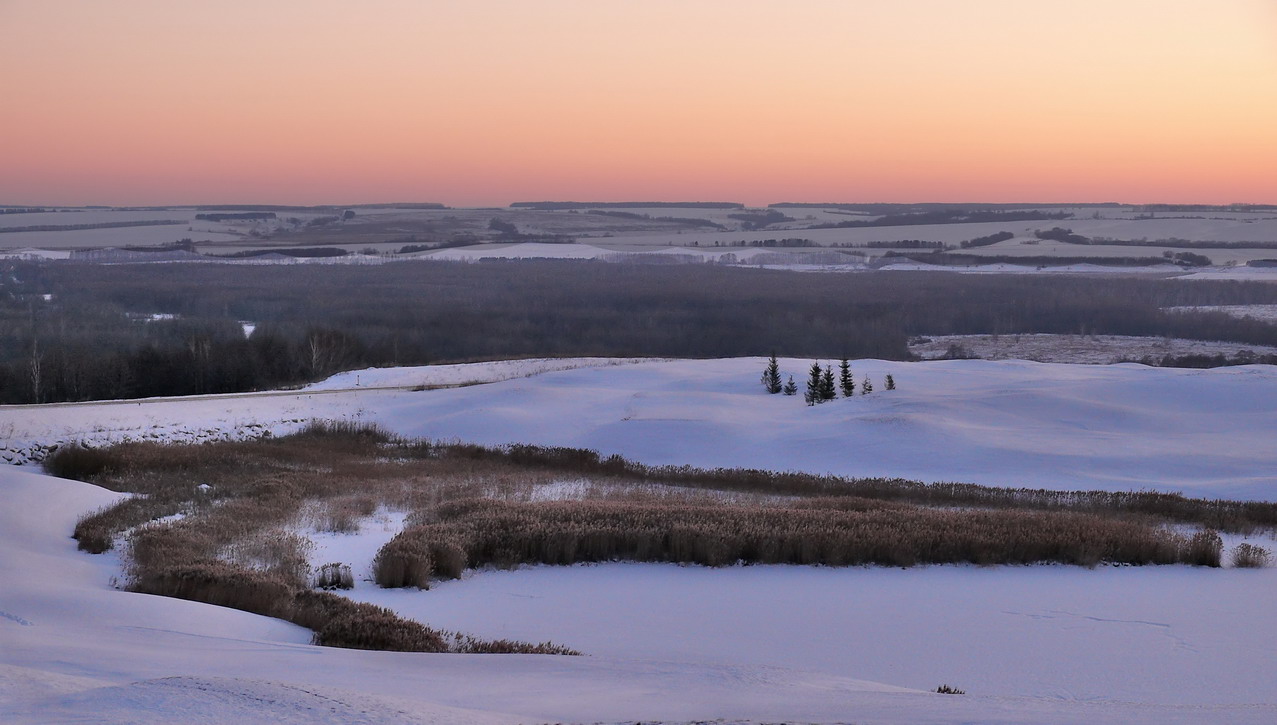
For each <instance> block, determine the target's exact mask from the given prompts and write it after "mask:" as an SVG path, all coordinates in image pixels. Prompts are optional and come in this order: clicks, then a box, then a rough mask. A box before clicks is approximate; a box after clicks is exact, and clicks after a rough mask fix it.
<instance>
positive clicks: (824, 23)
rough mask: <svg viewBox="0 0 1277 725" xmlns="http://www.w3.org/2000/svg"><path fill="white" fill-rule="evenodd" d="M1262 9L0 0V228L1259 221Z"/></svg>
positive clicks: (1276, 98) (1165, 4)
mask: <svg viewBox="0 0 1277 725" xmlns="http://www.w3.org/2000/svg"><path fill="white" fill-rule="evenodd" d="M1274 30H1277V12H1275V11H1274V10H1273V6H1272V4H1271V3H1270V2H1268V1H1267V0H1219V2H1213V3H1202V2H1197V1H1195V0H1123V2H1119V3H1113V2H1105V1H1102V0H1080V1H1079V2H1075V3H1069V4H1066V5H1055V4H1046V3H1024V2H1021V1H1020V0H972V1H971V2H964V3H952V2H948V1H946V0H905V1H902V2H899V3H890V4H885V3H870V2H850V1H843V2H835V1H832V0H796V1H794V2H789V3H784V4H782V3H779V2H762V1H761V0H646V1H645V2H644V3H621V2H607V1H600V0H543V1H542V2H537V3H527V2H520V1H519V0H505V1H498V0H470V1H468V2H446V1H441V2H432V3H421V2H412V1H409V0H376V1H373V2H367V3H360V4H356V5H351V4H348V3H337V2H318V1H315V2H300V1H291V0H290V1H285V0H279V1H277V2H249V1H248V0H231V1H228V2H222V3H217V4H186V3H170V2H162V1H160V0H122V1H121V2H114V3H74V2H69V1H67V0H49V1H45V2H35V1H34V0H10V1H9V2H0V41H2V42H0V67H3V68H5V69H6V71H7V72H6V77H7V78H8V79H9V83H7V84H6V88H5V90H4V93H3V96H0V98H3V102H2V103H0V204H68V205H70V204H118V205H144V204H182V203H233V202H239V203H245V202H261V203H298V204H309V203H354V202H365V201H440V202H444V203H447V204H452V205H493V204H505V203H509V202H512V201H518V200H531V199H578V200H619V199H661V200H710V199H713V200H729V201H741V202H746V203H750V204H765V203H768V202H775V201H921V200H933V201H942V200H955V201H1043V202H1047V201H1130V202H1140V201H1165V202H1201V203H1228V202H1268V203H1277V174H1274V173H1273V170H1274V169H1277V134H1274V133H1273V131H1272V129H1274V128H1277V93H1273V89H1272V83H1273V78H1277V33H1274Z"/></svg>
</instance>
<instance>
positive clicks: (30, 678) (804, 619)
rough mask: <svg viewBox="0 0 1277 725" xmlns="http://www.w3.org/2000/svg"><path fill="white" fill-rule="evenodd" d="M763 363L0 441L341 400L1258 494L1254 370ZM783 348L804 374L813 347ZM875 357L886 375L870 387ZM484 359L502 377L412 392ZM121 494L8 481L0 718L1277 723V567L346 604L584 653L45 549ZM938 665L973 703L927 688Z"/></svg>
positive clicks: (210, 424)
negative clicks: (847, 369)
mask: <svg viewBox="0 0 1277 725" xmlns="http://www.w3.org/2000/svg"><path fill="white" fill-rule="evenodd" d="M595 362H597V361H595ZM764 363H765V361H764V360H762V359H759V358H746V359H735V360H703V361H664V362H638V363H628V364H618V365H609V366H602V367H577V368H576V369H561V370H557V371H553V372H544V373H541V374H538V375H535V376H533V377H513V375H514V374H515V373H518V374H523V373H527V372H535V371H536V369H535V368H536V365H534V364H531V363H529V364H526V365H519V364H514V363H503V364H498V366H494V365H492V364H488V365H487V367H484V366H482V365H480V366H476V367H475V368H474V369H472V370H466V369H448V370H447V371H444V370H442V369H433V370H432V369H430V368H425V369H417V370H394V371H359V372H357V373H347V374H344V376H343V377H341V378H339V379H337V380H333V381H329V383H328V384H327V385H320V386H316V388H315V389H312V390H309V391H296V392H287V393H283V392H281V393H267V394H256V395H236V396H207V397H202V398H194V399H188V400H149V401H121V402H112V403H97V404H85V405H52V406H39V407H30V406H24V407H8V408H0V432H3V433H4V439H5V441H6V443H5V445H6V446H8V447H9V449H10V450H11V451H18V450H32V449H33V447H39V446H48V445H52V444H56V443H59V442H65V441H68V440H76V439H88V440H91V441H94V442H108V441H113V440H120V439H123V438H126V437H132V438H139V437H146V436H154V437H155V438H157V439H170V438H172V439H197V438H200V437H215V436H237V435H251V434H256V433H255V432H261V431H273V432H277V433H282V432H285V431H287V430H290V429H292V428H294V427H296V426H298V425H300V424H301V422H302V421H305V420H308V419H310V418H312V417H325V418H340V417H347V418H358V419H363V420H374V421H377V422H379V423H381V424H383V425H385V426H387V427H389V428H391V429H393V430H396V431H399V432H401V433H404V434H409V435H425V436H430V437H434V438H455V439H461V440H473V441H479V442H483V443H504V442H516V441H518V442H533V443H542V444H551V445H573V446H585V447H591V448H596V449H599V450H601V451H603V452H608V453H611V452H616V453H621V454H624V455H626V456H629V457H632V458H635V459H638V460H641V461H646V462H649V463H657V464H660V463H690V464H694V465H702V466H719V465H722V466H752V467H766V468H779V469H795V470H809V471H816V472H834V473H840V474H848V475H892V476H906V477H916V478H923V479H927V480H966V481H975V482H980V483H1007V484H1012V485H1020V484H1025V485H1033V486H1038V485H1041V486H1050V487H1056V488H1087V487H1103V488H1146V487H1147V488H1163V489H1185V490H1187V491H1190V492H1193V493H1201V494H1206V495H1226V496H1246V497H1253V498H1261V499H1270V500H1271V499H1277V485H1275V484H1277V474H1274V471H1277V465H1275V464H1277V451H1274V450H1273V447H1272V446H1271V441H1272V440H1274V434H1275V433H1277V412H1274V411H1273V409H1272V406H1271V405H1270V401H1271V400H1272V399H1273V393H1274V391H1275V390H1277V370H1275V369H1273V368H1271V367H1265V366H1251V367H1238V368H1227V369H1216V370H1173V369H1160V368H1146V367H1143V366H1139V365H1120V366H1075V365H1055V364H1037V363H1024V362H989V361H979V360H971V361H946V362H929V363H893V362H884V361H872V360H866V361H855V362H854V363H853V369H854V370H855V373H856V378H857V382H858V383H859V382H860V381H861V380H862V379H863V376H865V375H869V377H870V378H871V379H872V380H873V383H874V385H875V387H876V390H875V392H874V393H873V394H871V395H869V396H857V397H855V398H853V399H839V400H836V401H833V402H831V403H828V404H824V405H821V406H816V407H808V406H806V405H804V404H803V402H802V399H801V397H786V396H769V395H767V394H766V393H764V392H763V390H762V388H761V386H760V385H759V384H758V376H759V373H760V372H761V370H762V368H763V365H764ZM556 364H557V365H561V366H562V365H564V364H565V363H562V362H558V363H556ZM583 364H584V363H583ZM781 364H782V368H783V370H784V372H785V374H786V375H788V374H791V373H792V374H793V375H794V377H795V378H796V379H797V380H799V381H801V380H802V378H803V375H804V373H805V370H806V368H807V367H808V366H809V365H810V361H806V360H782V361H781ZM500 365H504V366H505V367H503V368H500V369H498V367H499V366H500ZM506 368H509V369H506ZM888 373H890V374H892V375H893V376H894V378H895V380H896V382H897V384H898V386H899V389H898V390H895V391H890V392H888V391H885V390H883V385H882V383H883V377H884V376H885V375H886V374H888ZM352 376H354V379H353V380H352ZM485 376H486V377H487V379H498V380H500V381H499V382H493V383H491V384H486V385H473V386H468V387H459V388H448V389H434V390H419V391H418V390H412V388H413V387H417V386H420V385H431V384H436V383H440V384H447V383H456V382H465V381H468V380H475V379H481V378H484V377H485ZM462 378H465V380H462ZM503 378H504V379H503ZM356 382H357V383H358V386H357V387H356V386H355V385H354V383H356ZM249 426H252V427H251V428H250V427H249ZM245 431H248V432H247V433H246V432H245ZM116 498H118V494H113V493H110V492H106V491H103V490H102V489H99V488H97V487H94V486H90V485H88V484H82V483H75V482H70V481H62V480H59V479H54V478H50V477H48V476H43V475H40V474H38V473H37V472H36V470H35V469H33V468H31V469H25V468H16V467H12V466H0V581H3V582H4V586H3V587H2V588H0V721H3V722H20V723H26V722H48V721H83V720H91V721H94V722H157V723H158V722H174V721H182V722H230V721H236V722H367V723H380V722H458V723H459V722H541V721H560V722H563V721H568V722H582V721H584V722H617V721H623V720H664V721H674V722H678V721H689V720H696V719H713V718H726V719H728V720H760V721H794V720H797V721H843V722H846V721H856V722H906V721H907V722H919V721H923V722H1077V723H1083V722H1087V723H1090V722H1149V723H1152V722H1158V723H1163V722H1219V721H1228V722H1256V723H1258V722H1272V721H1274V720H1277V690H1274V689H1273V687H1272V685H1271V678H1269V677H1267V667H1266V659H1265V658H1266V657H1267V653H1269V652H1271V651H1272V649H1273V648H1274V647H1277V641H1274V640H1273V637H1274V632H1277V621H1274V620H1273V616H1272V613H1271V611H1270V610H1271V608H1270V607H1266V606H1265V605H1264V602H1265V601H1267V599H1270V598H1271V593H1272V591H1273V590H1274V586H1275V584H1277V570H1273V569H1268V570H1261V571H1241V570H1222V571H1221V570H1203V569H1192V568H1188V567H1181V566H1175V567H1157V568H1148V569H1130V568H1100V569H1097V570H1084V569H1072V568H1067V567H1025V568H989V569H979V568H972V567H927V568H921V569H915V570H909V571H897V570H886V569H869V570H865V569H789V568H784V567H745V568H732V569H723V570H704V569H697V568H694V567H692V568H687V567H684V568H680V567H672V566H661V565H627V564H617V565H606V566H600V567H572V568H565V569H545V568H532V569H523V570H519V571H516V572H505V573H502V572H489V573H480V574H478V575H475V576H474V577H471V578H469V579H465V580H462V581H458V582H452V583H449V584H447V585H444V586H441V587H439V588H438V589H436V590H432V591H430V592H405V591H397V592H381V591H378V590H373V589H368V588H367V587H361V588H359V589H357V590H356V592H355V594H356V596H359V597H362V598H372V599H375V600H377V601H380V602H382V603H386V604H391V605H393V606H395V607H396V608H397V609H400V610H401V611H404V612H410V613H414V614H416V615H417V616H420V617H421V618H422V619H424V620H426V621H427V622H429V623H431V624H434V625H438V626H444V627H457V628H462V629H467V630H470V631H473V632H474V633H476V634H479V635H482V636H510V637H521V638H530V639H539V638H554V639H556V640H559V641H562V642H563V643H565V644H568V645H572V646H576V647H578V648H581V649H584V650H585V651H587V652H588V653H590V656H587V657H580V658H572V657H545V656H494V655H423V654H403V653H382V652H357V651H344V650H332V649H322V648H315V647H311V646H310V645H308V644H306V642H307V641H308V633H307V632H305V631H303V630H301V629H299V628H297V627H294V626H292V625H288V624H285V623H282V622H279V621H276V620H270V619H265V618H261V617H257V616H253V615H249V614H244V613H240V612H234V611H228V610H224V609H219V608H216V607H210V606H207V605H202V604H197V603H193V602H184V601H177V600H171V599H162V598H157V597H150V596H144V595H137V594H131V593H127V592H122V591H117V590H114V589H112V588H111V585H110V583H111V579H112V577H114V576H118V575H119V573H120V572H119V561H118V559H116V558H115V557H114V556H112V555H109V554H108V555H103V556H97V557H94V556H89V555H86V554H82V553H79V552H76V551H75V549H74V542H73V541H72V540H71V539H70V538H69V534H70V531H71V528H72V527H73V525H74V522H75V520H76V518H77V517H78V516H80V515H82V514H83V513H85V512H87V511H90V510H92V509H95V508H97V507H100V506H103V505H106V504H108V503H110V502H112V501H114V500H115V499H116ZM378 535H379V536H382V537H383V538H384V537H385V536H386V535H387V534H386V532H384V531H383V532H378ZM329 543H330V545H331V546H333V547H336V548H335V549H330V550H340V549H341V548H342V546H343V544H342V543H341V542H329ZM1257 543H1260V544H1261V545H1268V546H1269V548H1272V545H1271V542H1268V541H1267V540H1261V541H1259V542H1257ZM369 550H370V551H371V549H369ZM941 682H947V683H949V684H954V685H957V686H960V687H965V688H967V689H968V690H969V691H970V694H968V695H966V696H962V697H956V696H946V695H937V694H933V693H926V692H921V691H919V690H920V689H921V688H933V687H935V686H936V685H939V684H941ZM906 688H916V689H906Z"/></svg>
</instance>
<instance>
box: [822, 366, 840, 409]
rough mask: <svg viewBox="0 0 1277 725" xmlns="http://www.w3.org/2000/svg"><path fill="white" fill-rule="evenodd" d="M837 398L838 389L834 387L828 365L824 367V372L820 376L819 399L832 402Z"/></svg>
mask: <svg viewBox="0 0 1277 725" xmlns="http://www.w3.org/2000/svg"><path fill="white" fill-rule="evenodd" d="M837 397H838V388H837V387H836V386H835V385H834V371H833V368H831V367H829V366H828V365H826V366H825V372H824V374H823V375H821V376H820V399H821V400H822V401H825V400H833V399H834V398H837Z"/></svg>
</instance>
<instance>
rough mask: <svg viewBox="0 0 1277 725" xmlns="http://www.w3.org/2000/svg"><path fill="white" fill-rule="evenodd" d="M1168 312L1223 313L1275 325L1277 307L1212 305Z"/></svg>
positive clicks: (1173, 309) (1179, 308) (1178, 308)
mask: <svg viewBox="0 0 1277 725" xmlns="http://www.w3.org/2000/svg"><path fill="white" fill-rule="evenodd" d="M1166 310H1167V311H1168V312H1223V313H1224V314H1226V315H1230V316H1232V317H1241V318H1246V317H1249V318H1251V319H1253V320H1259V321H1261V322H1272V323H1277V305H1213V306H1199V307H1167V308H1166Z"/></svg>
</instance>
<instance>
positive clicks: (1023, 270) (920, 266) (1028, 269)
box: [878, 250, 1184, 275]
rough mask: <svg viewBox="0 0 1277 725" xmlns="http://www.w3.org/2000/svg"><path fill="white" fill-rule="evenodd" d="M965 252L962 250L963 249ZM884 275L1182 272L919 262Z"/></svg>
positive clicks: (889, 268) (1166, 267)
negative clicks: (896, 273) (905, 273)
mask: <svg viewBox="0 0 1277 725" xmlns="http://www.w3.org/2000/svg"><path fill="white" fill-rule="evenodd" d="M964 251H965V250H964ZM878 269H879V270H881V271H884V272H961V273H965V274H1107V275H1113V274H1117V275H1130V274H1154V275H1171V274H1175V275H1178V274H1181V273H1182V272H1183V271H1184V270H1183V268H1181V267H1176V266H1175V265H1173V264H1153V265H1149V266H1147V267H1119V266H1111V265H1101V264H1062V265H1058V266H1050V267H1047V266H1029V265H1023V264H1007V263H1002V262H1000V263H998V264H977V265H971V266H954V265H941V264H926V263H923V262H912V261H906V262H892V263H890V264H885V265H883V266H881V267H879V268H878Z"/></svg>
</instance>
